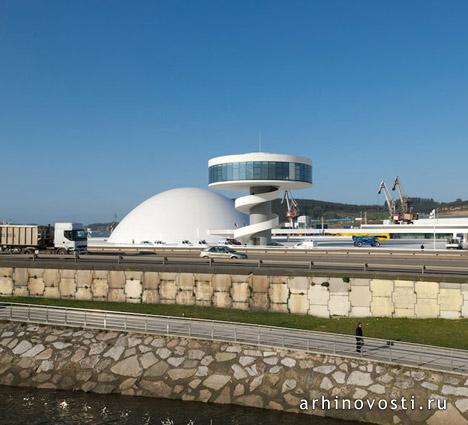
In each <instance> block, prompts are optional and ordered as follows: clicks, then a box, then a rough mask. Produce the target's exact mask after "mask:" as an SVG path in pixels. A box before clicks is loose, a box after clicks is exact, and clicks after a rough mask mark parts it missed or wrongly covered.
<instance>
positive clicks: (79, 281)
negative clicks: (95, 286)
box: [75, 270, 93, 288]
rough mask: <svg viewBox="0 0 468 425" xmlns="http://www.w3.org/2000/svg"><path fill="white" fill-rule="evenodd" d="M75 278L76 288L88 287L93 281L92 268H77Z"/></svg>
mask: <svg viewBox="0 0 468 425" xmlns="http://www.w3.org/2000/svg"><path fill="white" fill-rule="evenodd" d="M75 280H76V286H77V287H78V288H90V287H91V283H92V281H93V272H92V270H77V271H76V276H75Z"/></svg>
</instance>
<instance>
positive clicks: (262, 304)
mask: <svg viewBox="0 0 468 425" xmlns="http://www.w3.org/2000/svg"><path fill="white" fill-rule="evenodd" d="M250 308H252V309H253V310H264V311H267V310H268V309H269V308H270V298H269V297H268V294H267V293H266V292H254V293H253V295H252V297H251V300H250Z"/></svg>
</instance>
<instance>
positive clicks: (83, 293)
mask: <svg viewBox="0 0 468 425" xmlns="http://www.w3.org/2000/svg"><path fill="white" fill-rule="evenodd" d="M92 298H93V294H92V292H91V287H89V286H88V287H85V286H81V287H78V288H77V290H76V295H75V299H77V300H91V299H92Z"/></svg>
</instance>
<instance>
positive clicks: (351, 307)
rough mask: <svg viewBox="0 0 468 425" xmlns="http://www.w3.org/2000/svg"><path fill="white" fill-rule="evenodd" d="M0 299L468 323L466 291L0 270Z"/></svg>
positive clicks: (361, 282) (438, 285)
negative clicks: (464, 319)
mask: <svg viewBox="0 0 468 425" xmlns="http://www.w3.org/2000/svg"><path fill="white" fill-rule="evenodd" d="M0 295H15V296H37V297H46V298H71V299H77V300H100V301H124V302H132V303H163V304H182V305H200V306H214V307H222V308H237V309H257V310H265V311H279V312H290V313H297V314H309V315H314V316H320V317H331V316H342V317H368V316H376V317H412V318H438V317H440V318H447V319H457V318H462V317H465V318H467V317H468V283H451V282H432V281H411V280H390V279H389V280H384V279H363V278H348V279H346V278H345V279H343V278H337V277H327V276H313V277H307V276H259V275H226V274H194V273H166V272H143V271H106V270H68V269H63V270H58V269H32V268H29V269H28V268H0Z"/></svg>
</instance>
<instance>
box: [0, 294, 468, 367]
mask: <svg viewBox="0 0 468 425" xmlns="http://www.w3.org/2000/svg"><path fill="white" fill-rule="evenodd" d="M0 320H6V321H11V322H25V323H34V324H39V325H51V326H68V327H78V328H89V329H97V330H99V329H101V330H108V331H119V332H135V333H144V334H154V335H164V336H174V337H186V338H196V339H203V340H209V341H217V342H231V343H238V344H249V345H256V346H259V347H270V348H274V349H288V350H293V351H302V352H311V353H320V354H325V355H334V356H345V357H352V358H358V359H363V358H364V359H367V360H374V361H382V362H387V363H394V364H399V365H406V366H417V367H422V368H429V369H436V370H444V371H447V370H449V371H452V372H458V373H462V374H466V375H468V351H466V350H458V349H450V348H442V347H435V346H428V345H421V344H412V343H406V342H401V341H394V340H383V339H378V338H367V337H365V338H364V346H363V350H362V352H361V353H357V352H356V340H355V337H354V336H351V335H345V334H332V333H326V332H318V331H306V330H300V329H291V328H281V327H273V326H262V325H253V324H243V323H236V322H225V321H214V320H204V319H192V318H180V317H171V316H158V315H145V314H137V313H125V312H115V311H104V310H88V309H79V308H71V307H70V308H68V307H55V306H47V305H34V304H20V303H5V302H2V303H0Z"/></svg>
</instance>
